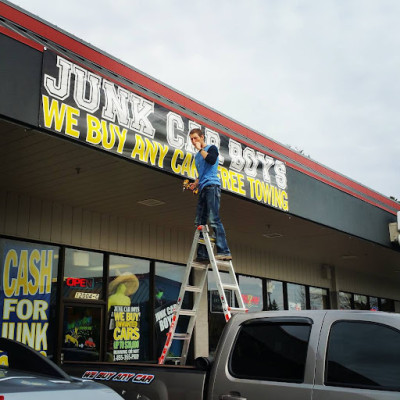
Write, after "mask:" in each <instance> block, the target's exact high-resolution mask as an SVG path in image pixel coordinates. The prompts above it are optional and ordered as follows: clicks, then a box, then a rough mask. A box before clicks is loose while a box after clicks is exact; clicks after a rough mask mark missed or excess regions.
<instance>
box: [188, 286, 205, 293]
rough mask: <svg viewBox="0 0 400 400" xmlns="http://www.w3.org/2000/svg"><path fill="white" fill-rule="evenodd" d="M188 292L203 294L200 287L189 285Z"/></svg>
mask: <svg viewBox="0 0 400 400" xmlns="http://www.w3.org/2000/svg"><path fill="white" fill-rule="evenodd" d="M186 290H187V291H188V292H195V293H201V292H202V290H201V288H200V287H198V286H191V285H187V286H186Z"/></svg>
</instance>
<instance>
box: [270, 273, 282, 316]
mask: <svg viewBox="0 0 400 400" xmlns="http://www.w3.org/2000/svg"><path fill="white" fill-rule="evenodd" d="M267 301H268V305H267V309H268V311H278V310H284V309H285V306H284V302H283V282H280V281H273V280H267Z"/></svg>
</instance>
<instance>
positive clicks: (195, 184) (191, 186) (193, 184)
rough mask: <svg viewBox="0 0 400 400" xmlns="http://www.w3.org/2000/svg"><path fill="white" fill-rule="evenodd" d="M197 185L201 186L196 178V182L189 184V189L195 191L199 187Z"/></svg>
mask: <svg viewBox="0 0 400 400" xmlns="http://www.w3.org/2000/svg"><path fill="white" fill-rule="evenodd" d="M197 186H199V182H198V181H197V180H195V181H194V182H192V183H190V184H189V189H190V190H191V191H194V190H196V189H197Z"/></svg>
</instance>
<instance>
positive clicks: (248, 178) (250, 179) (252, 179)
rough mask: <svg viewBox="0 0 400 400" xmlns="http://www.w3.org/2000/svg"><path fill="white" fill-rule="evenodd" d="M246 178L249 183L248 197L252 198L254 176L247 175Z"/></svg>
mask: <svg viewBox="0 0 400 400" xmlns="http://www.w3.org/2000/svg"><path fill="white" fill-rule="evenodd" d="M247 180H248V181H249V183H250V197H251V198H252V199H254V181H255V179H254V178H250V177H247Z"/></svg>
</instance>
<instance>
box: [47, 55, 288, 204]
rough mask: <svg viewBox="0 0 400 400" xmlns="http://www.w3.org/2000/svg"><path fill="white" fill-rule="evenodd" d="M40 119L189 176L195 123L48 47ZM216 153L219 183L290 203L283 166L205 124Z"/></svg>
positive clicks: (61, 131)
mask: <svg viewBox="0 0 400 400" xmlns="http://www.w3.org/2000/svg"><path fill="white" fill-rule="evenodd" d="M43 71H44V72H43V80H42V101H41V113H40V126H42V127H44V128H46V129H50V130H52V131H53V132H55V133H57V134H61V135H63V136H66V137H69V138H73V139H75V140H78V141H80V142H84V143H86V144H89V145H91V146H95V147H98V148H101V149H102V150H104V151H110V152H112V153H115V154H117V155H119V156H121V157H125V158H128V159H131V160H135V161H137V162H141V163H144V164H147V165H148V166H151V167H153V168H157V169H162V170H165V171H167V172H169V173H172V174H176V175H180V176H182V177H185V178H191V179H195V178H196V177H197V171H196V167H195V163H194V155H195V149H194V148H193V145H192V143H191V142H190V137H189V132H190V131H191V130H192V129H193V128H202V127H201V125H200V124H199V123H198V122H196V121H192V120H189V119H188V118H186V117H185V116H182V115H180V114H178V113H176V112H174V111H172V110H169V109H167V108H166V107H164V106H162V105H160V104H157V103H155V102H153V101H152V100H150V99H147V98H144V97H142V96H140V95H139V94H137V93H134V92H133V91H130V90H127V89H126V88H125V87H122V86H118V85H116V84H115V83H113V82H111V81H109V80H107V79H105V78H103V77H101V76H99V75H97V74H95V73H93V72H92V71H89V70H87V69H85V68H83V67H82V66H80V65H77V64H74V63H73V62H71V61H69V60H67V59H65V58H63V57H61V56H59V55H56V54H55V53H53V52H51V51H49V50H46V51H45V52H44V56H43ZM203 129H204V132H205V139H206V143H207V144H214V145H216V146H217V147H218V149H219V153H220V165H219V174H220V178H221V185H222V188H223V189H224V190H226V191H229V192H232V193H235V194H237V195H239V196H243V197H246V198H250V199H252V200H254V201H256V202H259V203H262V204H265V205H268V206H272V207H275V208H278V209H281V210H283V211H288V210H289V195H288V192H287V187H288V182H287V176H286V166H285V164H284V163H283V162H282V161H279V160H276V159H274V158H272V157H270V156H268V155H267V154H264V153H262V152H260V151H257V150H255V149H253V148H251V147H247V146H244V145H243V144H242V143H240V142H238V141H237V140H234V139H232V138H229V137H227V136H225V135H222V134H220V133H219V132H217V131H214V130H213V129H210V128H209V127H204V128H203Z"/></svg>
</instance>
